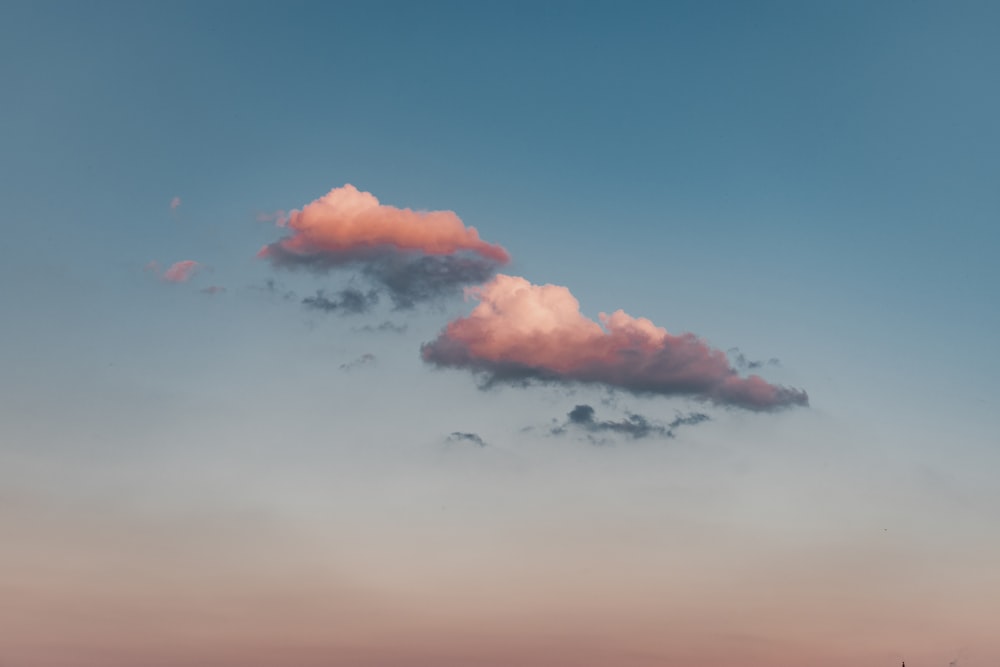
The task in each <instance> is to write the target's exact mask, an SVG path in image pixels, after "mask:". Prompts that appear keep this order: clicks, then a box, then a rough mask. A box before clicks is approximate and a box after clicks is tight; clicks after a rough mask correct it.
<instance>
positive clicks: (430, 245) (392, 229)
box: [258, 184, 510, 308]
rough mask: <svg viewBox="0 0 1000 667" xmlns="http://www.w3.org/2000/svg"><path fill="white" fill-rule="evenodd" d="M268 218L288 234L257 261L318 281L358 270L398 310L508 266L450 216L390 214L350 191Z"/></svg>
mask: <svg viewBox="0 0 1000 667" xmlns="http://www.w3.org/2000/svg"><path fill="white" fill-rule="evenodd" d="M279 213H280V214H281V215H278V214H279ZM274 215H275V218H274V219H275V222H276V223H278V224H279V225H283V226H285V227H286V228H287V229H288V230H289V232H290V233H289V235H288V236H286V237H285V238H283V239H280V240H279V241H276V242H274V243H271V244H269V245H267V246H265V247H264V248H263V249H262V250H261V251H260V252H259V253H258V257H262V258H264V259H267V260H268V261H270V262H271V264H272V265H273V266H275V267H279V268H289V269H291V268H302V269H305V270H309V271H314V272H319V273H322V272H327V271H330V270H332V269H336V268H357V269H360V270H361V273H362V274H363V275H364V276H366V277H367V278H369V279H370V280H373V281H374V282H376V283H377V284H380V285H382V286H384V287H385V289H386V290H387V291H388V293H389V296H390V298H391V299H392V300H393V303H394V304H395V305H396V307H397V308H411V307H413V305H414V304H415V303H417V302H418V301H426V300H429V299H433V298H437V297H439V296H442V295H446V294H449V293H454V292H457V291H458V290H459V289H460V288H461V287H463V286H467V285H470V284H476V283H481V282H483V281H485V280H487V279H488V278H490V277H491V276H492V275H493V274H494V273H496V271H497V269H498V268H499V267H500V266H502V265H504V264H506V263H507V262H509V261H510V256H509V255H508V253H507V251H506V250H505V249H504V248H503V247H502V246H500V245H497V244H493V243H488V242H486V241H484V240H482V239H481V238H480V237H479V232H478V231H476V228H475V227H466V226H465V225H464V224H463V222H462V220H461V219H460V218H459V217H458V216H457V215H456V214H455V213H453V212H451V211H414V210H411V209H400V208H396V207H394V206H388V205H385V204H381V203H379V201H378V199H376V198H375V196H374V195H373V194H371V193H370V192H363V191H360V190H358V189H357V188H355V187H354V186H353V185H350V184H348V185H344V186H343V187H340V188H334V189H333V190H331V191H330V192H328V193H327V194H326V195H324V196H323V197H321V198H319V199H317V200H315V201H313V202H312V203H310V204H307V205H306V206H304V207H303V208H302V209H301V210H293V211H291V212H289V213H288V214H287V216H285V214H284V213H282V212H276V214H274ZM258 219H260V216H258Z"/></svg>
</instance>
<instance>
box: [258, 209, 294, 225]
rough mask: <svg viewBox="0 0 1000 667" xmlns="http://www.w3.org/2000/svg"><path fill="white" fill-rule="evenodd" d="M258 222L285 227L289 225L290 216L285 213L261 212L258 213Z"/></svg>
mask: <svg viewBox="0 0 1000 667" xmlns="http://www.w3.org/2000/svg"><path fill="white" fill-rule="evenodd" d="M257 222H269V223H271V224H273V225H274V226H275V227H284V226H285V225H287V224H288V214H287V213H285V212H284V211H260V212H259V213H257Z"/></svg>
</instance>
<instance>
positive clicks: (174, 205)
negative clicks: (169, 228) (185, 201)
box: [170, 197, 181, 211]
mask: <svg viewBox="0 0 1000 667" xmlns="http://www.w3.org/2000/svg"><path fill="white" fill-rule="evenodd" d="M180 205H181V198H180V197H174V198H173V199H171V200H170V210H171V211H176V210H177V209H178V208H179V207H180Z"/></svg>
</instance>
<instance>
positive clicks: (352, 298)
mask: <svg viewBox="0 0 1000 667" xmlns="http://www.w3.org/2000/svg"><path fill="white" fill-rule="evenodd" d="M376 303H378V292H376V291H375V290H369V291H368V292H362V291H361V290H359V289H356V288H354V287H348V288H346V289H342V290H340V291H338V292H336V293H335V294H334V295H333V297H332V298H331V297H329V296H327V294H326V292H325V291H324V290H317V291H316V296H307V297H306V298H304V299H302V305H304V306H305V307H306V308H311V309H313V310H322V311H323V312H326V313H333V312H339V313H340V314H342V315H357V314H358V313H366V312H368V311H369V310H371V309H372V306H374V305H375V304H376Z"/></svg>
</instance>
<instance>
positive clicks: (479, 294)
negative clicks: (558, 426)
mask: <svg viewBox="0 0 1000 667" xmlns="http://www.w3.org/2000/svg"><path fill="white" fill-rule="evenodd" d="M467 294H469V295H472V296H475V297H476V298H478V299H479V301H480V303H479V305H477V306H476V307H475V308H474V309H473V311H472V313H471V314H470V315H469V316H468V317H462V318H459V319H457V320H454V321H452V322H450V323H449V324H448V325H447V327H445V329H444V330H443V331H442V332H441V334H440V335H439V336H438V337H437V338H436V339H435V340H433V341H431V342H429V343H425V344H424V345H423V346H422V348H421V355H422V357H423V359H424V361H426V362H428V363H431V364H435V365H437V366H439V367H453V368H464V369H467V370H470V371H473V372H474V373H477V374H479V375H480V376H481V378H482V379H483V380H484V383H483V386H490V385H493V384H496V383H513V384H518V383H520V384H524V383H528V382H531V381H539V382H554V383H561V384H574V383H585V384H598V385H603V386H606V387H612V388H617V389H624V390H626V391H629V392H632V393H634V394H658V395H662V396H688V397H692V398H697V399H701V400H707V401H711V402H713V403H717V404H720V405H729V406H736V407H741V408H746V409H749V410H773V409H776V408H783V407H788V406H792V405H808V402H809V399H808V396H807V394H806V392H804V391H802V390H800V389H792V388H788V387H783V386H780V385H773V384H770V383H768V382H766V381H765V380H764V379H763V378H761V377H760V376H757V375H751V376H749V377H741V376H740V375H739V374H738V372H737V371H736V369H734V368H732V367H731V366H730V365H729V361H728V359H727V358H726V355H725V353H724V352H722V351H720V350H716V349H713V348H711V347H709V346H708V344H706V343H705V342H704V341H703V340H701V339H700V338H698V337H697V336H695V335H694V334H690V333H685V334H680V335H676V336H674V335H671V334H669V333H667V330H666V329H663V328H661V327H658V326H656V325H654V324H653V323H652V322H650V321H649V320H647V319H645V318H635V317H631V316H630V315H628V314H626V313H625V312H623V311H621V310H618V311H616V312H614V313H612V314H611V315H606V314H604V313H601V315H600V321H601V323H600V324H598V323H597V322H594V321H593V320H590V319H588V318H586V317H584V316H583V315H582V314H581V313H580V304H579V302H578V301H577V300H576V298H574V297H573V295H572V294H571V293H570V291H569V290H568V289H567V288H565V287H560V286H557V285H532V284H531V283H529V282H528V281H527V280H525V279H524V278H519V277H515V276H507V275H502V274H501V275H497V276H496V277H495V278H493V280H492V281H490V282H489V283H488V284H486V285H483V286H481V287H475V288H469V289H468V290H467Z"/></svg>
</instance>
